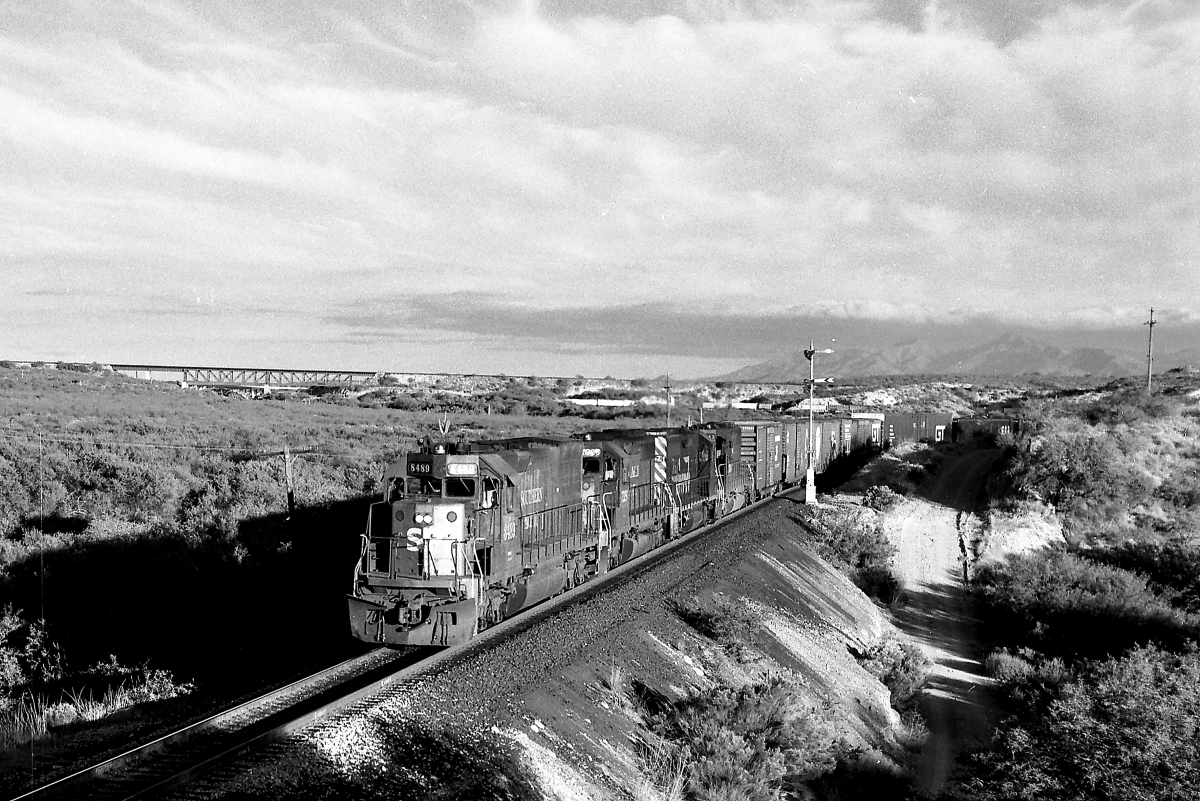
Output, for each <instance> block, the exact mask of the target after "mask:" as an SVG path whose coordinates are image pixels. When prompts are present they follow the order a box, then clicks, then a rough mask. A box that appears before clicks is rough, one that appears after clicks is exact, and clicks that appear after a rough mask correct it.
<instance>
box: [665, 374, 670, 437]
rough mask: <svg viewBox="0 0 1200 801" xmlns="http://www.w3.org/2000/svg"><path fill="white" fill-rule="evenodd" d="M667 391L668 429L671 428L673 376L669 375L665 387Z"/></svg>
mask: <svg viewBox="0 0 1200 801" xmlns="http://www.w3.org/2000/svg"><path fill="white" fill-rule="evenodd" d="M663 389H665V390H666V391H667V428H670V427H671V374H670V373H667V383H666V385H665V386H664V387H663Z"/></svg>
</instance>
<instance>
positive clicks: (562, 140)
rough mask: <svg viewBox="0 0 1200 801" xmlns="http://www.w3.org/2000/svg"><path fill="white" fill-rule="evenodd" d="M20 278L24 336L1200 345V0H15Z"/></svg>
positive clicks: (767, 347) (539, 353)
mask: <svg viewBox="0 0 1200 801" xmlns="http://www.w3.org/2000/svg"><path fill="white" fill-rule="evenodd" d="M0 296H2V297H3V301H2V303H3V305H2V307H0V308H3V309H4V311H3V313H2V314H0V358H10V359H48V360H65V361H101V362H125V363H130V362H141V363H155V364H199V365H222V366H225V365H229V366H256V367H257V366H262V367H286V368H314V369H316V368H321V369H364V370H394V371H426V370H429V371H439V372H482V373H510V374H547V375H575V374H583V375H595V376H601V375H606V374H608V375H617V376H636V375H660V374H662V373H663V372H671V373H672V374H673V375H680V376H687V375H713V374H717V373H720V372H723V371H727V370H731V369H734V368H736V367H740V366H743V365H745V364H749V363H753V362H758V361H762V360H765V359H768V358H771V357H774V356H777V355H778V354H779V353H780V352H783V351H789V350H794V349H795V348H796V347H797V346H798V341H803V340H807V339H815V340H818V341H825V340H828V339H829V338H830V337H832V336H833V335H835V334H836V335H839V336H840V339H839V341H840V342H849V346H852V347H872V346H873V345H874V346H878V345H880V344H883V343H893V344H894V343H896V342H899V341H902V340H911V339H917V338H932V339H934V340H937V341H938V342H953V341H967V340H973V339H978V338H980V337H983V336H985V335H992V334H998V333H1003V332H1007V331H1024V332H1032V333H1034V334H1036V335H1038V336H1045V337H1047V338H1048V339H1049V340H1055V339H1056V338H1057V339H1059V340H1061V341H1064V342H1065V341H1067V340H1071V341H1084V342H1086V341H1089V340H1094V341H1109V340H1113V341H1117V340H1121V341H1126V340H1127V341H1128V342H1130V343H1134V342H1140V341H1142V340H1143V338H1144V335H1145V328H1144V327H1143V326H1142V325H1141V322H1142V321H1144V320H1145V319H1146V317H1147V315H1148V312H1149V308H1150V307H1151V306H1154V307H1155V308H1156V318H1157V319H1159V320H1160V321H1161V322H1162V324H1161V325H1160V326H1158V327H1156V329H1155V338H1156V343H1158V342H1163V343H1164V345H1165V346H1167V347H1169V346H1171V345H1174V346H1175V347H1185V346H1188V345H1193V344H1195V342H1196V341H1197V338H1198V337H1200V4H1197V3H1195V2H1193V0H1126V1H1125V2H1110V1H1109V0H1079V2H1073V3H1068V2H1055V0H930V2H919V1H918V0H847V1H846V2H832V1H830V2H825V1H823V0H809V2H761V3H753V2H748V3H737V2H701V0H693V1H692V2H687V1H685V0H679V1H678V2H676V1H674V0H594V1H593V2H585V1H584V0H557V1H556V2H549V1H547V2H542V3H536V2H519V3H513V2H495V3H490V2H486V1H485V0H470V2H454V0H431V1H430V2H421V1H419V0H411V1H410V2H403V1H401V2H390V3H389V2H380V1H376V2H366V1H365V0H364V1H360V0H321V2H310V0H287V2H277V1H276V0H256V2H253V3H247V2H244V0H192V2H188V3H173V2H169V0H161V1H159V0H156V1H155V2H122V1H121V0H110V1H109V2H99V1H97V2H84V1H80V2H57V1H56V0H39V2H36V3H21V2H17V1H16V0H8V2H5V3H3V4H2V5H0ZM1172 329H1173V330H1172ZM1185 340H1186V341H1185Z"/></svg>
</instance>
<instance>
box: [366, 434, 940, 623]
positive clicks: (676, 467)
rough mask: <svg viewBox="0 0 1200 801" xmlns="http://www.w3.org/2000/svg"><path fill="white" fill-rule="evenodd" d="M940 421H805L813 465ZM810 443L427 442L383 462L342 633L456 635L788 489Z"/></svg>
mask: <svg viewBox="0 0 1200 801" xmlns="http://www.w3.org/2000/svg"><path fill="white" fill-rule="evenodd" d="M910 417H911V418H913V419H909V418H910ZM948 417H949V416H947V418H948ZM889 418H891V419H890V421H889ZM889 423H890V424H889ZM949 424H950V421H949V419H947V420H945V421H942V419H941V416H933V415H908V416H903V415H884V414H870V413H864V414H852V415H843V416H836V415H835V416H825V415H823V416H821V417H820V418H818V419H817V420H815V421H814V424H813V442H812V448H811V453H812V459H813V469H814V472H816V473H821V472H823V471H824V470H825V469H826V468H827V467H828V466H829V464H830V463H831V462H832V461H833V460H834V459H836V458H838V457H839V456H842V455H845V454H849V453H850V452H851V451H854V450H857V449H859V448H862V447H865V446H884V445H887V444H892V443H895V442H897V441H901V440H905V439H917V438H927V439H930V440H931V441H941V440H942V439H943V438H944V435H945V433H946V432H947V431H949V430H950V429H949V428H947V427H946V426H948V425H949ZM808 439H809V426H808V423H807V421H805V422H798V421H739V422H730V423H718V424H707V425H702V426H699V427H689V428H660V429H612V430H603V431H595V432H591V433H588V434H584V435H581V436H578V437H575V438H559V437H522V438H517V439H502V440H487V441H479V442H473V443H467V442H460V443H443V444H440V445H434V444H433V443H432V441H427V442H426V443H425V444H424V446H423V447H421V448H420V449H419V450H418V451H416V452H413V453H409V454H407V455H406V456H404V457H402V458H401V459H400V460H399V461H398V462H396V463H395V464H393V465H391V466H390V467H389V468H388V469H387V470H386V472H385V475H384V483H385V491H384V494H383V497H382V498H381V499H380V500H378V501H377V502H375V503H372V504H371V507H370V512H369V517H368V520H367V528H366V531H365V533H364V534H363V535H362V547H361V552H360V556H359V559H358V561H357V563H356V564H355V569H354V580H353V586H352V590H351V593H350V595H349V596H348V600H349V611H350V625H351V630H352V633H353V635H354V636H355V637H357V638H358V639H360V640H364V641H366V642H370V643H376V644H385V645H392V646H401V645H437V646H452V645H456V644H459V643H463V642H466V641H467V640H469V639H470V638H471V637H472V636H474V635H475V634H476V633H478V632H480V631H482V630H484V629H487V628H488V627H490V626H494V625H496V624H497V623H499V622H501V621H503V620H505V619H506V618H509V617H511V616H512V615H514V614H516V613H517V612H519V611H521V610H522V609H526V608H528V607H531V606H533V605H534V604H537V603H539V602H541V601H544V600H546V599H547V598H550V597H552V596H554V595H557V594H559V593H561V592H564V591H566V590H569V589H571V588H572V587H575V586H577V585H579V584H581V583H583V582H585V581H587V580H589V579H591V578H593V577H595V576H597V575H600V574H603V573H606V572H608V570H610V569H612V568H613V567H616V566H617V565H621V564H624V563H626V562H629V561H630V560H632V559H636V558H637V557H638V556H640V555H642V554H644V553H646V552H648V551H650V550H652V549H654V548H657V547H658V546H660V545H662V544H663V543H664V542H666V541H668V540H670V539H673V538H675V537H679V536H682V535H683V534H686V533H687V532H689V531H692V530H693V529H695V528H697V527H699V526H702V525H705V524H707V523H710V522H712V521H714V520H717V519H719V518H721V517H723V516H724V515H727V514H729V513H730V512H733V511H735V510H737V509H739V508H742V507H744V506H746V505H748V504H751V503H754V502H755V501H757V500H759V499H761V498H764V497H766V496H769V495H773V494H775V493H777V492H779V491H780V490H782V489H784V488H786V487H790V486H794V485H797V484H799V483H800V482H801V481H802V480H803V478H804V476H805V472H806V470H807V468H808V454H809V453H810V449H809V442H808Z"/></svg>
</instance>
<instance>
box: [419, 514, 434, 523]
mask: <svg viewBox="0 0 1200 801" xmlns="http://www.w3.org/2000/svg"><path fill="white" fill-rule="evenodd" d="M416 521H417V522H418V523H421V524H422V525H426V526H428V525H429V524H430V523H432V522H433V515H431V514H428V513H425V514H419V515H417V517H416Z"/></svg>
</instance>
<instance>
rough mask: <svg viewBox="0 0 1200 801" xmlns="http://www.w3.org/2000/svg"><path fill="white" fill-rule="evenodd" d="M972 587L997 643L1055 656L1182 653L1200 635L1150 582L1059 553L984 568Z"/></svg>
mask: <svg viewBox="0 0 1200 801" xmlns="http://www.w3.org/2000/svg"><path fill="white" fill-rule="evenodd" d="M973 588H974V592H975V594H976V596H977V597H978V598H979V599H980V600H981V601H982V611H983V614H984V615H985V617H986V619H987V621H988V624H989V628H990V629H991V631H992V634H993V636H994V637H995V639H996V641H997V642H1002V643H1008V644H1017V645H1029V646H1031V647H1034V648H1036V649H1037V650H1039V651H1042V652H1044V653H1047V654H1048V655H1051V656H1056V655H1061V656H1066V657H1072V656H1075V655H1079V656H1084V657H1100V656H1107V655H1109V654H1116V653H1120V652H1122V651H1124V650H1126V649H1128V648H1130V647H1132V646H1133V645H1136V644H1140V643H1147V642H1159V643H1162V644H1164V645H1166V646H1167V647H1171V648H1179V647H1182V646H1183V645H1184V644H1185V643H1186V642H1187V641H1188V640H1189V639H1190V638H1192V637H1194V636H1195V635H1196V633H1197V619H1196V618H1195V617H1194V616H1190V615H1187V614H1185V613H1183V612H1181V611H1180V610H1178V609H1176V608H1175V607H1174V606H1172V604H1171V598H1170V596H1166V595H1163V594H1160V593H1158V592H1156V591H1155V590H1154V589H1153V588H1152V587H1151V586H1150V583H1149V581H1148V579H1147V578H1146V577H1145V576H1142V575H1140V574H1137V573H1133V572H1130V571H1128V570H1123V569H1121V568H1117V567H1111V566H1109V565H1104V564H1098V563H1097V562H1095V561H1092V560H1090V559H1086V558H1083V557H1081V556H1078V555H1076V554H1074V553H1070V552H1068V551H1066V550H1065V549H1061V548H1060V549H1052V550H1046V551H1040V552H1035V553H1030V554H1022V555H1014V556H1010V557H1009V559H1008V561H1007V562H1005V563H1003V564H997V565H988V566H984V567H982V568H980V569H979V571H978V572H977V573H976V577H975V581H974V584H973Z"/></svg>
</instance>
